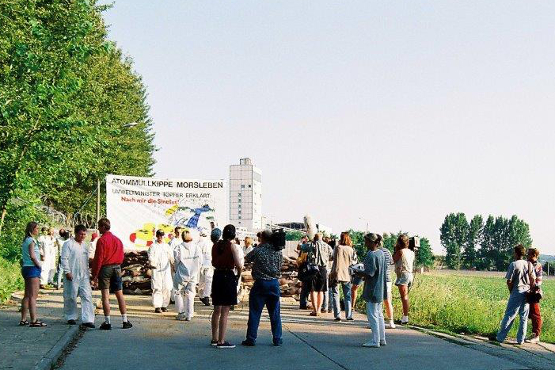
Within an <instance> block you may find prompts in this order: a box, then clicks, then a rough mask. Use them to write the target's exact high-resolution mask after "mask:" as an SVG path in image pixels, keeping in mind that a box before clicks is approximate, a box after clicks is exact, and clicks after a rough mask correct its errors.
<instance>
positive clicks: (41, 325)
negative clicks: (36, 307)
mask: <svg viewBox="0 0 555 370" xmlns="http://www.w3.org/2000/svg"><path fill="white" fill-rule="evenodd" d="M46 326H48V325H46V324H45V323H43V322H42V321H38V320H37V321H35V322H32V323H30V324H29V327H30V328H44V327H46Z"/></svg>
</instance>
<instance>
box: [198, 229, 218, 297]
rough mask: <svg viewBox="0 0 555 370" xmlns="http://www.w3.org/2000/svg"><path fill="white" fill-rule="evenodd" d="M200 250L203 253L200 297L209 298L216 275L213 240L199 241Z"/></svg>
mask: <svg viewBox="0 0 555 370" xmlns="http://www.w3.org/2000/svg"><path fill="white" fill-rule="evenodd" d="M198 244H199V248H200V252H201V253H202V264H201V267H200V276H199V284H198V286H199V297H200V298H207V297H210V295H211V293H212V279H213V277H214V267H212V242H210V241H209V240H208V239H207V238H201V239H200V241H199V243H198Z"/></svg>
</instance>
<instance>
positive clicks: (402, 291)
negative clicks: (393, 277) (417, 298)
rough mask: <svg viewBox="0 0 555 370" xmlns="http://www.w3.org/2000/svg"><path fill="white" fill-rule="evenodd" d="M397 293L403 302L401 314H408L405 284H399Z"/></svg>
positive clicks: (407, 289) (407, 297)
mask: <svg viewBox="0 0 555 370" xmlns="http://www.w3.org/2000/svg"><path fill="white" fill-rule="evenodd" d="M399 294H400V295H401V302H402V303H403V316H408V315H409V287H408V286H407V285H399Z"/></svg>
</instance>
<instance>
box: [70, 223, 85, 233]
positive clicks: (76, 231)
mask: <svg viewBox="0 0 555 370" xmlns="http://www.w3.org/2000/svg"><path fill="white" fill-rule="evenodd" d="M73 231H75V235H77V233H79V232H81V231H87V227H86V226H85V225H81V224H79V225H76V226H75V229H73Z"/></svg>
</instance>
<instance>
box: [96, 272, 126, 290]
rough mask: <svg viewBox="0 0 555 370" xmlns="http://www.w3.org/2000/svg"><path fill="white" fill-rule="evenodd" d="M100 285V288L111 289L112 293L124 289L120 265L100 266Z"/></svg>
mask: <svg viewBox="0 0 555 370" xmlns="http://www.w3.org/2000/svg"><path fill="white" fill-rule="evenodd" d="M98 287H99V288H100V289H110V293H113V292H117V291H118V290H122V289H123V283H122V281H121V266H120V265H105V266H102V267H101V268H100V273H99V274H98Z"/></svg>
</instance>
